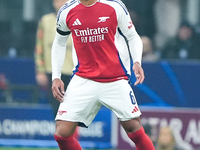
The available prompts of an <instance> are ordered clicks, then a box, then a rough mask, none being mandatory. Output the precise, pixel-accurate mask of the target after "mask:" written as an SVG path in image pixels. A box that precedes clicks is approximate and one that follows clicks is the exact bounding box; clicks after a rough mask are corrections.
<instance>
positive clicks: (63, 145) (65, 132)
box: [54, 121, 82, 150]
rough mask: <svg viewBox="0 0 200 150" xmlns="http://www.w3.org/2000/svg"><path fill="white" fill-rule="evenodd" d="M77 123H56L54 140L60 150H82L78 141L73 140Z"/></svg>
mask: <svg viewBox="0 0 200 150" xmlns="http://www.w3.org/2000/svg"><path fill="white" fill-rule="evenodd" d="M77 125H78V123H76V122H69V121H56V130H55V135H54V137H55V140H56V141H57V143H58V146H59V148H60V150H72V149H74V150H82V148H81V146H80V144H79V143H78V141H77V140H76V139H75V138H74V132H75V130H76V127H77Z"/></svg>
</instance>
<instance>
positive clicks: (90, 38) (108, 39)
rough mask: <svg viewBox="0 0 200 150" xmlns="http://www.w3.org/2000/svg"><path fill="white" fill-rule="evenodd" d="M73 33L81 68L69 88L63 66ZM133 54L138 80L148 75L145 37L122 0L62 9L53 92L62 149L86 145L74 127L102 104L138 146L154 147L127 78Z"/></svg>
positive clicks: (86, 0)
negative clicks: (144, 62) (143, 59)
mask: <svg viewBox="0 0 200 150" xmlns="http://www.w3.org/2000/svg"><path fill="white" fill-rule="evenodd" d="M69 34H72V38H73V43H74V49H75V51H76V53H75V56H74V57H73V58H74V61H75V63H76V67H75V69H74V76H73V78H72V79H71V81H70V83H69V86H68V87H67V90H66V91H64V88H63V87H64V83H63V82H62V80H61V68H62V66H63V62H64V57H65V46H66V45H65V44H66V40H67V39H68V37H69ZM124 38H126V40H127V42H128V46H129V48H130V53H129V51H128V46H127V45H126V40H125V39H124ZM129 54H131V57H132V60H133V63H134V64H133V71H134V73H135V76H136V78H137V80H136V82H135V85H137V84H139V83H142V82H143V80H144V78H145V77H144V72H143V69H142V67H141V57H142V42H141V39H140V37H139V35H138V34H137V32H136V30H135V27H134V25H133V23H132V21H131V19H130V16H129V13H128V11H127V9H126V7H125V5H124V4H123V3H122V2H121V0H70V1H68V2H67V3H66V4H65V5H64V6H63V7H62V8H61V9H60V11H59V13H58V15H57V33H56V36H55V39H54V43H53V46H52V71H53V72H52V81H53V83H52V92H53V95H54V97H55V98H56V99H57V100H58V101H60V107H59V109H58V113H57V116H56V119H55V120H56V131H55V139H56V141H57V142H58V145H59V147H60V149H61V150H81V149H82V148H81V146H80V145H79V143H78V142H77V141H76V140H75V139H74V138H73V134H74V131H75V129H76V127H77V126H84V127H87V126H89V124H90V123H91V122H92V120H93V119H94V117H95V116H96V114H97V112H98V111H99V109H100V108H101V106H102V105H104V106H106V107H107V108H109V109H110V110H112V111H113V112H114V113H115V115H116V116H117V118H118V119H119V121H120V123H121V125H122V126H123V128H124V129H125V131H126V133H127V135H128V137H129V138H130V139H131V140H132V141H133V142H134V143H135V144H136V148H137V150H154V146H153V144H152V142H151V140H150V138H149V137H148V136H147V135H146V134H145V132H144V129H143V127H142V125H141V123H140V115H141V112H140V110H139V108H138V105H137V101H136V99H135V96H134V93H133V91H132V88H131V86H130V85H129V83H128V79H129V77H130V55H129Z"/></svg>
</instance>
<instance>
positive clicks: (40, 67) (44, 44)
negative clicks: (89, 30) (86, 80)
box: [35, 0, 73, 114]
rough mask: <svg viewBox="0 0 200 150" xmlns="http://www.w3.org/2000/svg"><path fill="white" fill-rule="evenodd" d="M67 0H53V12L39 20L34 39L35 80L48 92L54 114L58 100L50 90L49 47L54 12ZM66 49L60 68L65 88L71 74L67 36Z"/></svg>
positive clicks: (70, 57) (53, 29)
mask: <svg viewBox="0 0 200 150" xmlns="http://www.w3.org/2000/svg"><path fill="white" fill-rule="evenodd" d="M67 1H68V0H53V6H54V8H55V12H52V13H50V14H46V15H44V16H43V17H42V19H41V20H40V22H39V25H38V30H37V39H36V50H35V65H36V67H35V68H36V81H37V83H38V85H39V86H40V87H41V88H42V89H47V90H48V91H49V92H48V94H49V101H50V103H51V104H52V108H53V111H54V114H56V113H57V109H58V106H59V102H58V101H56V100H55V98H54V97H53V95H52V92H51V88H50V87H51V82H52V80H51V73H52V70H51V48H52V44H53V40H54V37H55V34H56V30H55V29H56V14H57V12H58V10H59V9H60V7H62V6H63V5H64V4H65V3H66V2H67ZM65 49H66V59H65V63H64V66H63V69H62V79H63V81H64V82H65V88H66V86H67V85H68V83H69V81H70V79H71V75H72V68H73V62H72V41H71V38H69V40H68V43H67V47H66V48H65Z"/></svg>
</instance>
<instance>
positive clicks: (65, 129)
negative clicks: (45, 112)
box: [55, 121, 77, 137]
mask: <svg viewBox="0 0 200 150" xmlns="http://www.w3.org/2000/svg"><path fill="white" fill-rule="evenodd" d="M76 126H77V125H76V124H72V123H68V122H65V121H57V122H56V129H55V135H56V136H59V137H69V136H71V135H73V134H74V132H75V130H76Z"/></svg>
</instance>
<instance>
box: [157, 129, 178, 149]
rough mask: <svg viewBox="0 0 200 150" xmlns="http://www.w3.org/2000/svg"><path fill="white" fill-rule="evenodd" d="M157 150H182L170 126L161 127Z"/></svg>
mask: <svg viewBox="0 0 200 150" xmlns="http://www.w3.org/2000/svg"><path fill="white" fill-rule="evenodd" d="M156 150H182V149H180V148H178V147H177V145H176V141H175V138H174V135H173V132H172V130H171V129H170V128H169V127H162V128H161V129H160V131H159V135H158V141H157V143H156Z"/></svg>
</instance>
